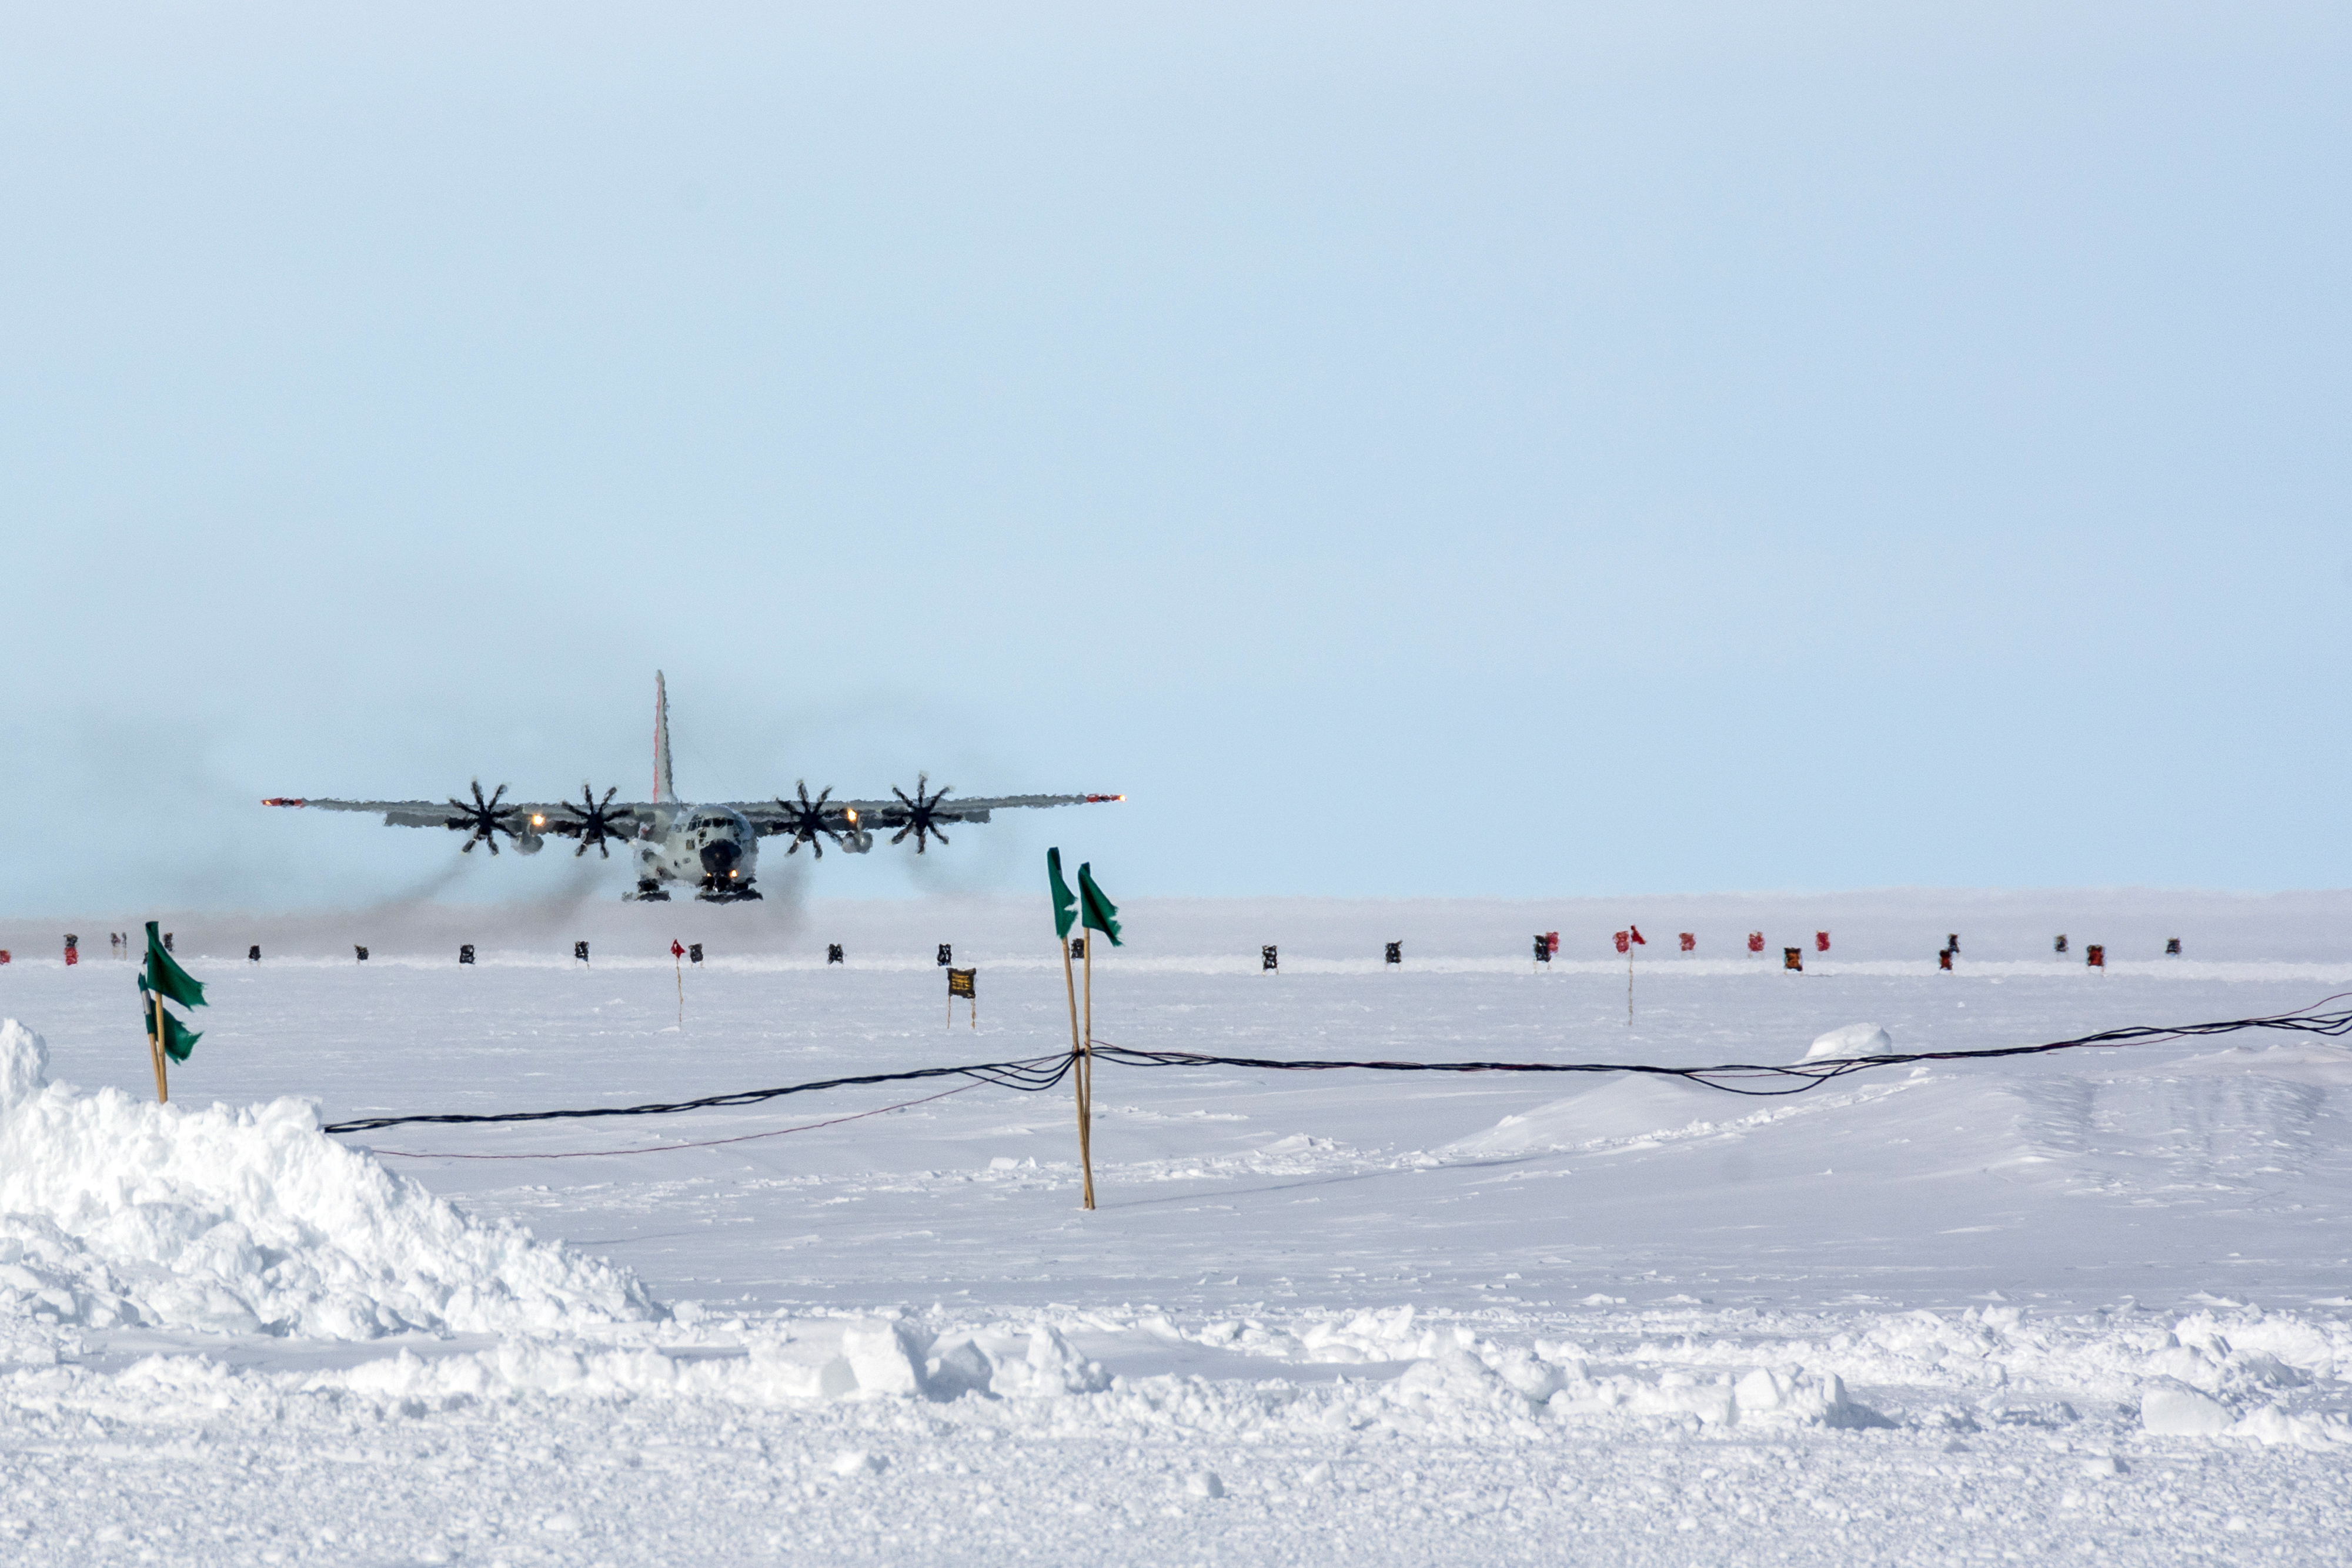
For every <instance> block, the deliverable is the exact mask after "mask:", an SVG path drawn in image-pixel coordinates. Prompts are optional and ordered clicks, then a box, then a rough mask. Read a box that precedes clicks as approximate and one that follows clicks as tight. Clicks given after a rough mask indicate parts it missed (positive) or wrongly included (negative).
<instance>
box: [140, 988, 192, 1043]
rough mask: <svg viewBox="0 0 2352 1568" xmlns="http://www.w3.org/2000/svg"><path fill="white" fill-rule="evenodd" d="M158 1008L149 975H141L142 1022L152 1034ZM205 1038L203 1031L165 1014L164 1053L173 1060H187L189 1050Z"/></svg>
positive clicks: (143, 1026) (142, 1025)
mask: <svg viewBox="0 0 2352 1568" xmlns="http://www.w3.org/2000/svg"><path fill="white" fill-rule="evenodd" d="M190 983H191V984H193V983H194V982H193V981H192V982H190ZM167 994H168V993H167ZM158 1010H159V1009H157V1008H156V1006H155V1003H154V1000H153V998H152V997H150V996H149V995H148V992H147V977H146V976H144V975H142V976H140V977H139V1013H140V1024H141V1027H142V1028H143V1029H145V1030H147V1032H148V1033H150V1034H152V1033H153V1032H154V1031H155V1014H156V1013H157V1011H158ZM204 1038H205V1037H204V1034H203V1031H201V1030H193V1029H190V1028H189V1027H188V1026H187V1025H185V1024H184V1023H182V1022H181V1021H180V1020H179V1019H175V1018H173V1016H172V1015H171V1014H170V1013H168V1012H166V1013H164V1014H163V1053H164V1054H165V1055H166V1056H169V1057H170V1058H171V1059H172V1060H173V1061H187V1060H188V1054H189V1052H191V1051H194V1050H195V1049H196V1041H198V1040H202V1039H204Z"/></svg>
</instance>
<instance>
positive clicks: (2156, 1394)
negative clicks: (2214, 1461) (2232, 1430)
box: [2139, 1387, 2230, 1437]
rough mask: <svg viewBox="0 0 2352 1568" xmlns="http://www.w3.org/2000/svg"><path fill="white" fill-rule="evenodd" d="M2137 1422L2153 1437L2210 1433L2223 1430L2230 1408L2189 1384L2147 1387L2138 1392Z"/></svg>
mask: <svg viewBox="0 0 2352 1568" xmlns="http://www.w3.org/2000/svg"><path fill="white" fill-rule="evenodd" d="M2139 1423H2140V1425H2141V1426H2143V1427H2147V1431H2148V1434H2149V1436H2151V1437H2214V1436H2217V1435H2219V1434H2220V1433H2221V1432H2223V1431H2226V1430H2227V1429H2228V1428H2229V1426H2230V1412H2229V1411H2228V1410H2227V1409H2226V1408H2225V1407H2223V1406H2221V1405H2220V1404H2217V1403H2216V1402H2214V1401H2213V1400H2210V1399H2208V1398H2206V1397H2205V1396H2203V1395H2202V1394H2200V1393H2198V1392H2197V1390H2195V1389H2193V1388H2178V1387H2175V1388H2151V1389H2149V1390H2148V1391H2147V1393H2146V1394H2143V1395H2141V1396H2140V1401H2139Z"/></svg>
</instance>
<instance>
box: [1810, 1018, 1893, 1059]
mask: <svg viewBox="0 0 2352 1568" xmlns="http://www.w3.org/2000/svg"><path fill="white" fill-rule="evenodd" d="M1894 1049H1895V1040H1894V1038H1893V1037H1892V1036H1890V1035H1889V1034H1888V1033H1887V1032H1886V1030H1885V1028H1884V1027H1883V1026H1881V1025H1878V1024H1874V1023H1850V1024H1847V1025H1846V1026H1845V1027H1844V1028H1843V1029H1833V1030H1830V1031H1829V1033H1827V1034H1817V1035H1815V1036H1814V1037H1813V1043H1812V1047H1811V1050H1809V1051H1806V1052H1805V1060H1806V1061H1822V1060H1824V1059H1827V1058H1835V1059H1838V1060H1843V1059H1845V1058H1847V1057H1854V1056H1885V1055H1887V1054H1889V1053H1890V1052H1892V1051H1894Z"/></svg>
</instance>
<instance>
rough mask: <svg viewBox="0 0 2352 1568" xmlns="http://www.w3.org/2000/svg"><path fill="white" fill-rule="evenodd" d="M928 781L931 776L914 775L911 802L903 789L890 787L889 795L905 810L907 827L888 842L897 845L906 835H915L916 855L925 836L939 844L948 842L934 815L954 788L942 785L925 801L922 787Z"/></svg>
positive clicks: (894, 834) (924, 774)
mask: <svg viewBox="0 0 2352 1568" xmlns="http://www.w3.org/2000/svg"><path fill="white" fill-rule="evenodd" d="M930 781H931V776H930V775H929V774H928V773H918V774H916V775H915V798H914V799H913V800H908V799H907V792H906V791H905V790H904V789H899V788H898V786H897V785H896V784H893V785H891V786H890V793H892V794H893V795H896V796H898V802H899V804H901V805H903V806H904V807H906V809H907V812H906V815H907V825H906V826H905V827H903V828H901V829H899V830H898V831H897V832H895V833H893V834H891V835H890V841H891V842H892V843H894V844H895V843H898V842H899V841H902V840H904V839H905V838H906V836H907V835H908V833H912V834H914V835H915V852H916V853H917V854H921V853H922V852H923V847H924V846H923V840H924V839H925V837H926V836H928V837H930V838H934V839H937V840H939V841H940V842H941V843H946V842H947V841H948V836H947V835H946V834H945V833H943V832H941V831H940V829H939V823H938V821H937V820H936V818H935V816H934V813H935V812H937V811H938V810H939V806H940V801H942V800H946V799H947V798H948V791H949V790H950V789H953V788H954V786H953V785H950V784H942V785H940V788H939V790H938V792H937V793H936V794H934V795H932V796H931V797H930V799H929V800H925V799H924V798H923V786H924V785H926V784H929V782H930Z"/></svg>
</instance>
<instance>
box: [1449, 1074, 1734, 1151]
mask: <svg viewBox="0 0 2352 1568" xmlns="http://www.w3.org/2000/svg"><path fill="white" fill-rule="evenodd" d="M1750 1105H1752V1102H1741V1101H1738V1100H1734V1099H1731V1098H1730V1097H1729V1096H1727V1095H1725V1094H1723V1093H1722V1092H1719V1091H1717V1090H1713V1089H1703V1088H1700V1087H1699V1086H1698V1085H1696V1084H1694V1083H1690V1082H1685V1081H1684V1080H1682V1079H1679V1078H1653V1077H1648V1076H1645V1075H1641V1074H1634V1073H1628V1074H1626V1075H1625V1076H1623V1077H1621V1078H1612V1079H1611V1080H1609V1081H1608V1082H1605V1083H1603V1084H1602V1085H1601V1087H1600V1088H1597V1089H1589V1090H1586V1091H1585V1092H1583V1093H1581V1094H1571V1095H1570V1096H1569V1097H1568V1098H1567V1099H1564V1100H1554V1101H1551V1102H1549V1103H1546V1104H1542V1105H1538V1106H1537V1107H1536V1108H1535V1109H1534V1110H1532V1111H1529V1112H1527V1113H1524V1114H1521V1115H1517V1116H1506V1117H1504V1118H1503V1119H1502V1120H1501V1121H1499V1122H1497V1123H1496V1124H1494V1125H1493V1126H1492V1127H1489V1128H1487V1129H1486V1131H1485V1132H1483V1133H1474V1134H1471V1135H1470V1136H1468V1137H1466V1138H1462V1139H1459V1140H1457V1141H1456V1142H1454V1143H1452V1144H1449V1145H1446V1152H1447V1153H1449V1154H1457V1155H1513V1154H1523V1153H1530V1152H1533V1151H1535V1150H1538V1149H1573V1148H1581V1147H1584V1146H1585V1145H1590V1144H1595V1143H1601V1142H1604V1141H1611V1140H1617V1139H1624V1138H1644V1137H1648V1136H1651V1135H1652V1134H1674V1133H1681V1132H1689V1131H1694V1130H1696V1131H1698V1132H1707V1131H1711V1130H1713V1128H1714V1126H1715V1125H1716V1120H1717V1118H1719V1117H1722V1116H1724V1115H1725V1114H1726V1113H1729V1114H1730V1116H1731V1117H1732V1118H1733V1119H1735V1120H1737V1119H1738V1118H1740V1117H1743V1116H1747V1115H1749V1114H1751V1111H1750V1109H1749V1107H1750Z"/></svg>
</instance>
